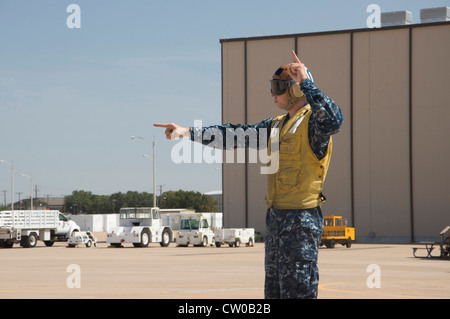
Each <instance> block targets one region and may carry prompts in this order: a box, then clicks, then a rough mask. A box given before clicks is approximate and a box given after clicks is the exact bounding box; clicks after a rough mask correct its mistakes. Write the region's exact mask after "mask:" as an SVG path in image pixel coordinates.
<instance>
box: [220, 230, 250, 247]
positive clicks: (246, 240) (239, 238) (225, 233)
mask: <svg viewBox="0 0 450 319" xmlns="http://www.w3.org/2000/svg"><path fill="white" fill-rule="evenodd" d="M215 237H216V247H220V246H221V245H222V244H228V245H229V246H230V247H233V246H235V247H239V246H241V244H245V245H248V246H250V247H252V246H253V245H254V243H255V229H254V228H221V229H216V231H215Z"/></svg>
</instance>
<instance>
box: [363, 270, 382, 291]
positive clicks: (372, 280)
mask: <svg viewBox="0 0 450 319" xmlns="http://www.w3.org/2000/svg"><path fill="white" fill-rule="evenodd" d="M366 272H368V273H370V275H369V276H368V277H367V280H366V285H367V288H371V289H372V288H381V267H380V265H377V264H370V265H368V266H367V268H366Z"/></svg>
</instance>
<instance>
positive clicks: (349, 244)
mask: <svg viewBox="0 0 450 319" xmlns="http://www.w3.org/2000/svg"><path fill="white" fill-rule="evenodd" d="M345 247H347V248H350V247H352V240H351V239H350V238H349V239H347V242H346V243H345Z"/></svg>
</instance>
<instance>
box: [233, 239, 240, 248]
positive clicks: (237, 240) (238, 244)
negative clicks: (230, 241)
mask: <svg viewBox="0 0 450 319" xmlns="http://www.w3.org/2000/svg"><path fill="white" fill-rule="evenodd" d="M234 244H235V245H236V247H239V246H241V240H240V239H239V238H238V239H236V241H235V242H234Z"/></svg>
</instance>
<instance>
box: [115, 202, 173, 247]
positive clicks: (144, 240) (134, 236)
mask: <svg viewBox="0 0 450 319" xmlns="http://www.w3.org/2000/svg"><path fill="white" fill-rule="evenodd" d="M119 214H120V226H119V227H112V228H111V229H110V231H108V233H107V234H106V242H107V243H110V244H111V246H113V247H120V246H122V244H123V243H132V244H133V246H134V247H147V246H148V245H149V243H160V245H161V246H162V247H166V246H169V244H170V242H171V241H172V237H173V232H172V229H171V228H170V226H163V225H162V221H161V215H160V213H159V208H158V207H139V208H121V209H120V213H119Z"/></svg>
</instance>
